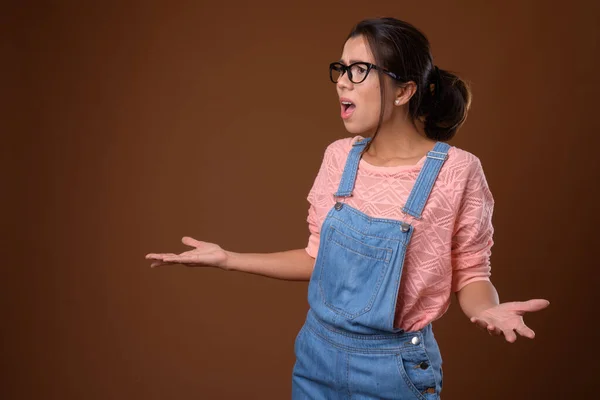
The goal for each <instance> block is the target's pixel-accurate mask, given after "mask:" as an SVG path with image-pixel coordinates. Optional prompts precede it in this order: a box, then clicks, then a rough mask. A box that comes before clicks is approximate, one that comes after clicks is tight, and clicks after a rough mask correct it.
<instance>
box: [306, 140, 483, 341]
mask: <svg viewBox="0 0 600 400" xmlns="http://www.w3.org/2000/svg"><path fill="white" fill-rule="evenodd" d="M359 139H362V137H360V136H356V137H354V138H345V139H340V140H337V141H335V142H333V143H332V144H330V145H329V146H328V147H327V150H326V151H325V155H324V158H323V162H322V164H321V168H320V170H319V173H318V175H317V177H316V179H315V182H314V184H313V187H312V188H311V190H310V193H309V195H308V201H309V203H310V208H309V212H308V219H307V221H308V225H309V230H310V237H309V240H308V246H307V247H306V251H307V252H308V254H309V255H311V256H312V257H316V256H317V252H318V248H319V233H320V227H321V225H322V223H323V220H324V219H325V216H326V215H327V213H328V212H329V210H330V209H331V207H333V205H334V198H333V193H334V192H336V190H337V188H338V185H339V182H340V179H341V176H342V171H343V169H344V166H345V163H346V158H347V156H348V153H349V152H350V149H351V147H352V143H353V142H354V141H356V140H359ZM425 159H426V157H423V158H422V159H421V160H420V161H419V162H418V163H417V164H416V165H409V166H397V167H379V166H374V165H371V164H369V163H367V162H366V161H365V160H363V159H361V161H360V164H359V170H358V174H357V177H356V184H355V188H354V192H353V196H352V197H350V198H347V199H346V200H345V201H346V203H347V204H349V205H351V206H352V207H355V208H357V209H358V210H360V211H362V212H364V213H365V214H367V215H370V216H372V217H377V218H390V219H396V220H400V219H402V218H403V214H402V211H401V209H402V206H403V205H404V203H405V202H406V200H407V198H408V195H409V193H410V191H411V189H412V186H413V184H414V182H415V180H416V178H417V175H418V174H419V171H420V170H421V167H422V166H423V164H424V163H425ZM493 207H494V199H493V197H492V194H491V192H490V190H489V188H488V185H487V182H486V178H485V175H484V172H483V169H482V167H481V163H480V161H479V159H478V158H477V157H475V156H474V155H473V154H471V153H469V152H467V151H464V150H461V149H459V148H456V147H451V148H450V150H449V152H448V159H447V160H446V162H445V163H444V166H443V167H442V170H441V171H440V174H439V176H438V180H437V181H436V183H435V185H434V188H433V190H432V192H431V195H430V197H429V199H428V201H427V203H426V205H425V209H424V211H423V218H422V219H421V220H416V219H413V218H412V217H410V216H409V217H408V218H409V219H408V222H410V223H411V224H413V226H414V227H415V230H414V234H413V237H412V240H411V242H410V244H409V246H408V249H407V253H406V258H405V261H404V271H403V275H402V279H401V284H400V293H399V295H398V304H397V308H396V327H399V328H402V329H404V330H405V331H413V330H418V329H421V328H423V327H424V326H425V325H427V324H428V323H430V322H432V321H434V320H436V319H437V318H439V317H441V316H442V315H443V314H444V313H445V312H446V310H447V309H448V306H449V305H450V294H451V292H452V291H458V290H460V289H462V288H463V287H464V286H465V285H467V284H469V283H471V282H475V281H481V280H489V277H490V262H489V258H490V255H491V247H492V245H493V240H492V235H493V227H492V212H493Z"/></svg>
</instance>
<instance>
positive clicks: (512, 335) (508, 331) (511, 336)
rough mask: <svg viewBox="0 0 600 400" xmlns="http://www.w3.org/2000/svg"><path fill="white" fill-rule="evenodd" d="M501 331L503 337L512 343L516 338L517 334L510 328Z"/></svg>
mask: <svg viewBox="0 0 600 400" xmlns="http://www.w3.org/2000/svg"><path fill="white" fill-rule="evenodd" d="M502 333H503V334H504V339H506V341H507V342H509V343H514V342H515V341H516V340H517V335H516V334H515V331H513V330H512V329H506V330H504V331H502Z"/></svg>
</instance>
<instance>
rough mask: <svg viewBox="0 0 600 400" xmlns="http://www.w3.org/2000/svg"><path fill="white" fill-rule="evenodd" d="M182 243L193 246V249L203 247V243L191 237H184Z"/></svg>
mask: <svg viewBox="0 0 600 400" xmlns="http://www.w3.org/2000/svg"><path fill="white" fill-rule="evenodd" d="M181 243H183V244H185V245H186V246H192V247H200V246H202V244H203V243H202V242H200V241H198V240H196V239H194V238H191V237H189V236H184V237H183V238H181Z"/></svg>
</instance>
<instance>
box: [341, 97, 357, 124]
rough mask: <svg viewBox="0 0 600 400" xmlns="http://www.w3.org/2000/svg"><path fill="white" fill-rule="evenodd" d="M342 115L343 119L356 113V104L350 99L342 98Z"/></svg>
mask: <svg viewBox="0 0 600 400" xmlns="http://www.w3.org/2000/svg"><path fill="white" fill-rule="evenodd" d="M340 106H341V116H342V119H348V118H350V117H351V116H352V114H354V110H356V104H354V102H353V101H352V100H350V99H346V98H343V97H342V98H340Z"/></svg>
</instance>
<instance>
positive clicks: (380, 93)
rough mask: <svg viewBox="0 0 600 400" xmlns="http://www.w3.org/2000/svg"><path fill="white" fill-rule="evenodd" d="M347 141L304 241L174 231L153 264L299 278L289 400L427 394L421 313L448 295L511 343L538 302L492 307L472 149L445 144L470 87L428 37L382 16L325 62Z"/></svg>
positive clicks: (484, 207)
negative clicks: (228, 242)
mask: <svg viewBox="0 0 600 400" xmlns="http://www.w3.org/2000/svg"><path fill="white" fill-rule="evenodd" d="M330 78H331V80H332V81H333V82H334V83H335V84H336V89H337V94H338V97H339V100H340V107H341V117H342V119H343V121H344V125H345V127H346V129H347V130H348V132H349V133H350V134H351V135H352V137H350V138H346V139H341V140H338V141H335V142H334V143H332V144H331V145H330V146H328V148H327V150H326V151H325V156H324V159H323V163H322V165H321V169H320V171H319V173H318V175H317V177H316V180H315V183H314V185H313V187H312V189H311V191H310V194H309V197H308V199H309V201H310V209H309V216H308V222H309V228H310V232H311V235H310V238H309V243H308V246H307V247H306V248H305V249H298V250H292V251H285V252H280V253H272V254H239V253H234V252H230V251H226V250H224V249H222V248H221V247H219V246H218V245H216V244H213V243H207V242H199V241H196V240H194V239H192V238H188V237H186V238H184V239H183V243H185V244H186V245H189V246H192V247H194V249H193V250H191V251H187V252H185V253H182V254H180V255H175V254H149V255H147V258H148V259H151V260H154V262H153V263H152V266H154V267H155V266H160V265H164V264H176V263H181V264H186V265H203V266H216V267H219V268H223V269H225V270H232V271H244V272H249V273H254V274H260V275H265V276H269V277H274V278H279V279H287V280H309V281H310V282H309V290H308V299H309V304H310V310H309V312H308V315H307V319H306V322H305V324H304V326H303V327H302V329H301V331H300V333H299V334H298V336H297V338H296V342H295V353H296V363H295V366H294V373H293V398H295V399H337V398H353V399H383V398H385V399H415V398H417V399H437V398H439V395H440V392H441V388H442V368H441V363H442V361H441V356H440V352H439V349H438V346H437V344H436V341H435V338H434V335H433V332H432V329H431V322H432V321H434V320H436V319H437V318H439V317H441V316H442V315H443V314H444V313H445V311H446V310H447V307H448V305H449V303H450V294H451V293H452V292H455V293H456V295H457V298H458V301H459V304H460V306H461V308H462V310H463V311H464V313H465V314H466V316H467V317H469V318H470V319H471V321H472V322H473V323H476V324H477V325H478V326H480V327H482V328H484V329H487V331H488V332H489V333H490V334H493V335H503V336H504V338H505V339H506V340H507V341H508V342H514V341H515V340H516V338H517V336H516V335H517V334H519V335H522V336H525V337H528V338H533V337H534V332H533V331H532V330H531V329H530V328H528V327H527V326H526V325H525V324H524V322H523V319H522V315H523V314H524V313H525V312H528V311H537V310H541V309H543V308H545V307H547V306H548V304H549V303H548V302H547V301H546V300H529V301H527V302H513V303H503V304H499V301H498V294H497V292H496V290H495V288H494V286H493V285H492V283H491V282H490V278H489V277H490V264H489V257H490V249H491V246H492V244H493V240H492V234H493V227H492V224H491V217H492V209H493V197H492V195H491V193H490V191H489V188H488V186H487V182H486V179H485V175H484V173H483V169H482V167H481V164H480V162H479V160H478V159H477V157H475V156H474V155H472V154H470V153H468V152H466V151H464V150H461V149H458V148H456V147H451V146H449V145H448V144H446V143H445V142H446V141H448V140H449V139H451V138H452V137H453V136H454V134H455V133H456V132H457V130H458V129H459V128H460V126H461V125H462V124H463V122H464V121H465V118H466V115H467V110H468V108H469V103H470V92H469V90H468V88H467V86H466V85H465V83H464V82H463V81H461V80H460V79H459V78H458V77H457V76H455V75H453V74H451V73H449V72H447V71H444V70H441V69H439V68H437V67H436V66H435V65H434V63H433V58H432V56H431V53H430V49H429V43H428V41H427V39H426V37H425V36H424V35H423V34H422V33H421V32H419V31H418V30H417V29H416V28H414V27H413V26H411V25H410V24H408V23H406V22H403V21H399V20H396V19H392V18H380V19H373V20H365V21H362V22H360V23H359V24H358V25H357V26H355V27H354V29H353V30H352V31H351V33H350V35H349V36H348V38H347V40H346V42H345V45H344V48H343V52H342V57H341V59H340V61H339V62H334V63H332V64H331V65H330Z"/></svg>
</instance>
